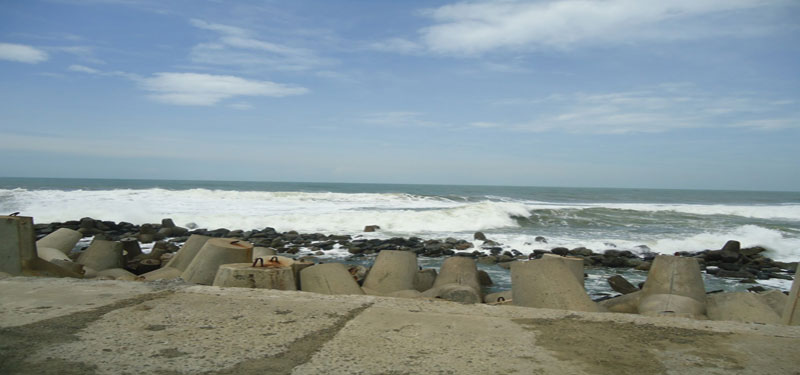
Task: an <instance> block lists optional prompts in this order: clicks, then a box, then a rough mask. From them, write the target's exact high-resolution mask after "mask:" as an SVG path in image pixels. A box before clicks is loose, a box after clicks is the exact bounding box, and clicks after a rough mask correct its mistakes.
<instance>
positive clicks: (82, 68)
mask: <svg viewBox="0 0 800 375" xmlns="http://www.w3.org/2000/svg"><path fill="white" fill-rule="evenodd" d="M67 70H70V71H73V72H80V73H88V74H100V73H101V72H100V71H99V70H97V69H94V68H90V67H88V66H83V65H70V66H69V67H68V68H67Z"/></svg>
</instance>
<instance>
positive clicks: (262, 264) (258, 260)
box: [253, 258, 264, 267]
mask: <svg viewBox="0 0 800 375" xmlns="http://www.w3.org/2000/svg"><path fill="white" fill-rule="evenodd" d="M258 262H261V267H264V258H256V260H254V261H253V267H256V264H257V263H258Z"/></svg>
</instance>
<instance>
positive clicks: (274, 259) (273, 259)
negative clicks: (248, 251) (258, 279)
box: [269, 256, 280, 263]
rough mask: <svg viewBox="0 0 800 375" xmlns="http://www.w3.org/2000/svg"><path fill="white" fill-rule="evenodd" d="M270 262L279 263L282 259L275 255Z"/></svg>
mask: <svg viewBox="0 0 800 375" xmlns="http://www.w3.org/2000/svg"><path fill="white" fill-rule="evenodd" d="M269 262H270V263H279V262H280V261H279V260H278V257H276V256H275V257H272V258H269Z"/></svg>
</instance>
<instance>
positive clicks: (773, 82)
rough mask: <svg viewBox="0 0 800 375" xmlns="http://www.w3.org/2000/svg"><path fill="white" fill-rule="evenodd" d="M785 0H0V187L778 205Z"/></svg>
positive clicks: (793, 134)
mask: <svg viewBox="0 0 800 375" xmlns="http://www.w3.org/2000/svg"><path fill="white" fill-rule="evenodd" d="M799 67H800V2H799V1H796V0H788V1H787V0H671V1H661V0H658V1H651V0H540V1H507V0H504V1H331V0H327V1H323V0H319V1H303V0H297V1H210V0H209V1H201V0H197V1H195V0H192V1H188V0H187V1H168V2H165V1H156V0H82V1H79V0H50V1H37V0H25V1H22V0H0V153H2V155H3V162H2V163H0V176H6V177H75V178H145V179H150V178H152V179H199V180H247V181H307V182H372V183H423V184H476V185H525V186H576V187H634V188H690V189H731V190H738V189H741V190H789V191H800V162H798V160H799V159H800V147H799V145H800V68H799Z"/></svg>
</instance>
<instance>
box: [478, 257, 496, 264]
mask: <svg viewBox="0 0 800 375" xmlns="http://www.w3.org/2000/svg"><path fill="white" fill-rule="evenodd" d="M477 262H478V263H481V264H495V263H497V257H496V256H494V255H487V256H485V257H480V258H478V260H477Z"/></svg>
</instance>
